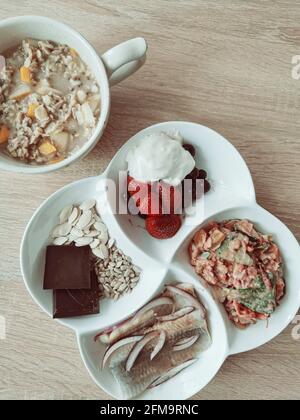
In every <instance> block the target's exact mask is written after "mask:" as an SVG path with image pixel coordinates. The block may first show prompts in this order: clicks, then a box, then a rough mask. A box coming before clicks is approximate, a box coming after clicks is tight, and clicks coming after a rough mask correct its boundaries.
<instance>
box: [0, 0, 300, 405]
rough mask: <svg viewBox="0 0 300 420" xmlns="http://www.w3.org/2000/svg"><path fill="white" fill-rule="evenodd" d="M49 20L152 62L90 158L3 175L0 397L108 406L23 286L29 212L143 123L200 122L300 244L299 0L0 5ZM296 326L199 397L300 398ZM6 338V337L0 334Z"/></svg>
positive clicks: (228, 368)
mask: <svg viewBox="0 0 300 420" xmlns="http://www.w3.org/2000/svg"><path fill="white" fill-rule="evenodd" d="M22 14H36V15H47V16H49V17H52V18H55V19H58V20H61V21H63V22H65V23H67V24H69V25H71V26H73V27H74V28H75V29H77V30H78V31H79V32H81V33H82V34H83V35H84V36H85V37H86V38H87V39H88V40H89V41H90V42H91V43H92V44H93V45H94V46H95V48H96V49H97V50H98V51H99V53H101V52H104V51H106V50H107V49H108V48H110V47H112V46H113V45H115V44H117V43H119V42H121V41H124V40H126V39H128V38H132V37H135V36H143V37H145V38H146V39H147V41H148V44H149V53H148V59H147V63H146V64H145V66H144V67H143V68H142V69H141V70H140V71H139V72H138V73H137V74H136V75H134V76H133V77H131V78H129V79H127V80H126V81H124V82H123V83H122V84H120V85H118V86H116V87H114V88H113V89H112V110H111V116H110V120H109V123H108V127H107V129H106V131H105V134H104V136H103V138H102V139H101V141H100V142H99V144H98V145H97V147H96V148H95V149H94V150H93V152H92V153H91V154H90V155H89V156H87V157H86V158H85V159H84V160H82V161H81V162H78V163H76V164H74V165H73V166H71V167H69V168H66V169H64V170H62V171H59V172H56V173H53V174H50V175H45V176H43V175H41V176H24V175H18V174H13V175H12V174H8V173H4V172H1V173H0V255H1V258H0V317H1V318H0V319H2V320H3V319H4V318H5V321H6V339H2V340H0V399H17V398H20V399H109V397H108V396H107V395H106V394H105V393H104V392H102V391H101V390H100V389H99V388H98V387H97V386H96V385H95V384H94V383H93V381H92V380H91V378H90V377H89V375H88V373H87V371H86V369H85V367H84V365H83V363H82V361H81V358H80V356H79V352H78V349H77V345H76V341H75V336H74V334H73V333H72V332H71V331H70V330H68V329H67V328H64V327H63V326H61V325H59V324H58V323H56V322H53V321H52V320H51V319H49V318H48V317H47V316H46V315H45V314H44V313H43V312H42V311H41V310H40V309H39V308H38V306H37V305H36V304H35V303H34V302H33V301H32V299H31V298H30V296H29V295H28V293H27V291H26V290H25V287H24V284H23V282H22V277H21V274H20V268H19V245H20V240H21V236H22V233H23V231H24V228H25V226H26V223H27V222H28V220H29V218H30V216H31V214H32V213H33V211H34V210H35V209H36V207H37V206H39V205H40V204H41V202H42V201H43V200H44V199H46V198H47V197H48V196H49V194H51V193H53V192H54V191H56V190H57V189H58V188H60V187H62V186H63V185H65V184H67V183H69V182H72V181H75V180H77V179H80V178H84V177H87V176H90V175H95V174H98V173H100V172H102V171H103V170H104V169H105V167H106V166H107V164H108V162H109V161H110V159H111V158H112V157H113V155H114V153H115V152H116V151H117V150H118V148H119V147H120V146H121V145H122V144H123V143H124V142H125V141H126V140H127V139H128V138H129V137H131V136H132V135H133V134H134V133H136V132H137V131H139V130H141V129H142V128H144V127H146V126H148V125H151V124H154V123H157V122H161V121H167V120H187V121H194V122H199V123H201V124H204V125H207V126H209V127H211V128H213V129H215V130H216V131H219V132H220V133H222V134H223V135H224V136H225V137H226V138H228V139H229V140H230V141H231V142H232V143H233V144H234V145H235V146H236V147H237V148H238V149H239V150H240V152H241V153H242V155H243V156H244V158H245V160H246V162H247V164H248V165H249V167H250V169H251V172H252V175H253V178H254V183H255V186H256V192H257V199H258V201H259V203H260V204H261V205H262V206H264V207H265V208H266V209H268V210H270V211H271V212H273V213H274V214H275V215H276V216H278V217H279V218H280V219H282V220H283V222H285V223H286V224H287V225H288V227H289V228H290V229H291V230H292V231H293V232H294V234H295V235H296V237H297V238H298V239H300V219H299V213H300V170H299V163H300V140H299V132H300V118H299V111H300V99H299V98H300V96H299V92H300V80H294V79H293V78H292V64H291V60H292V57H293V56H294V55H298V54H300V26H299V25H300V23H299V22H300V3H299V2H296V1H295V0H276V1H273V0H265V1H260V0H257V1H242V0H214V1H210V0H201V1H196V0H194V1H163V0H152V1H146V0H139V1H132V0H127V1H126V2H125V1H114V0H109V1H107V0H89V1H83V0H65V1H57V0H51V1H49V2H41V1H37V0H36V1H35V0H27V1H26V2H25V1H17V0H10V1H9V2H8V1H4V0H0V18H1V19H3V18H6V17H10V16H15V15H22ZM291 331H292V326H290V327H288V328H287V329H286V330H285V331H284V332H283V333H282V334H281V335H280V336H278V337H277V338H276V339H275V340H273V341H272V342H270V343H269V344H267V345H265V346H263V347H261V348H259V349H257V350H255V351H252V352H249V353H247V354H242V355H237V356H234V357H230V358H229V359H228V360H227V361H226V362H225V364H224V366H223V367H222V369H221V371H220V372H219V374H218V375H217V376H216V377H215V379H214V380H213V381H212V382H211V383H210V384H209V385H208V386H207V387H206V388H205V389H203V390H202V391H201V392H200V393H199V394H197V395H196V396H195V398H197V399H232V398H233V399H254V398H257V399H276V398H284V399H298V398H299V396H300V395H299V394H300V392H299V389H300V356H299V354H300V341H296V340H293V338H292V335H291ZM2 338H3V337H2Z"/></svg>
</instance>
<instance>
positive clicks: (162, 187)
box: [157, 182, 182, 214]
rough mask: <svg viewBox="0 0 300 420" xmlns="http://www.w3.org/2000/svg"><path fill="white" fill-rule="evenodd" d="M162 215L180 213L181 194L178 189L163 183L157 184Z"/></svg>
mask: <svg viewBox="0 0 300 420" xmlns="http://www.w3.org/2000/svg"><path fill="white" fill-rule="evenodd" d="M157 189H158V192H159V196H160V199H161V205H162V209H163V213H164V214H174V213H181V211H182V193H181V188H180V187H173V186H171V185H168V184H166V183H164V182H159V183H158V184H157Z"/></svg>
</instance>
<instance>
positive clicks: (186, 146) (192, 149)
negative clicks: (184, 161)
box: [182, 143, 196, 157]
mask: <svg viewBox="0 0 300 420" xmlns="http://www.w3.org/2000/svg"><path fill="white" fill-rule="evenodd" d="M182 147H183V148H184V149H185V150H187V151H188V152H189V153H190V154H191V155H192V156H193V157H195V155H196V150H195V147H194V146H192V145H191V144H188V143H185V144H183V145H182Z"/></svg>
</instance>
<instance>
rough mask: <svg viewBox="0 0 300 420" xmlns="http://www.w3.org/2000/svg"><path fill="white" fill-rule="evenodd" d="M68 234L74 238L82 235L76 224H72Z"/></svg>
mask: <svg viewBox="0 0 300 420" xmlns="http://www.w3.org/2000/svg"><path fill="white" fill-rule="evenodd" d="M70 235H72V237H73V238H74V240H75V239H77V238H82V237H83V231H82V230H81V229H78V228H77V227H76V226H74V227H73V228H72V230H71V232H70Z"/></svg>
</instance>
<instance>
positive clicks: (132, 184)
mask: <svg viewBox="0 0 300 420" xmlns="http://www.w3.org/2000/svg"><path fill="white" fill-rule="evenodd" d="M127 190H128V192H129V194H130V195H131V196H133V195H134V194H136V193H137V192H139V191H141V192H142V194H146V192H147V191H148V190H149V186H148V184H146V183H145V182H141V181H137V180H135V179H134V178H132V177H131V176H129V175H128V177H127Z"/></svg>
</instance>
